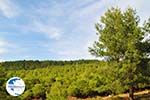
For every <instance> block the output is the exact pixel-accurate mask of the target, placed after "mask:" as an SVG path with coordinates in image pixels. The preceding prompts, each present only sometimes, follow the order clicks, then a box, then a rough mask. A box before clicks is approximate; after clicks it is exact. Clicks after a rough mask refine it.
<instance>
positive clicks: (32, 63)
mask: <svg viewBox="0 0 150 100" xmlns="http://www.w3.org/2000/svg"><path fill="white" fill-rule="evenodd" d="M99 62H100V61H98V60H74V61H72V60H71V61H54V60H46V61H39V60H20V61H6V62H2V63H0V65H1V66H2V67H4V68H5V69H6V70H20V69H28V70H29V69H35V68H45V67H50V66H65V65H77V64H89V63H99Z"/></svg>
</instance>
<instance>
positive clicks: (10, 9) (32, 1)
mask: <svg viewBox="0 0 150 100" xmlns="http://www.w3.org/2000/svg"><path fill="white" fill-rule="evenodd" d="M149 5H150V0H0V61H8V60H77V59H95V57H93V56H91V54H90V53H89V52H88V47H91V46H92V44H93V42H94V41H96V40H97V39H98V37H97V35H96V30H95V26H94V25H95V23H97V22H98V21H99V20H100V16H102V15H103V14H104V12H105V11H107V9H109V8H111V7H119V8H121V9H122V10H125V9H126V8H127V7H133V8H134V9H136V10H137V14H138V15H139V16H140V18H141V22H143V21H144V20H146V19H148V18H149V17H150V11H149V10H150V6H149Z"/></svg>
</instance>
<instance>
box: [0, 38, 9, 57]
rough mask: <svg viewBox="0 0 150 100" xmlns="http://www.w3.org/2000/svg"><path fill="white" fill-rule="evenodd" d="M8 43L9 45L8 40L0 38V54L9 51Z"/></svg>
mask: <svg viewBox="0 0 150 100" xmlns="http://www.w3.org/2000/svg"><path fill="white" fill-rule="evenodd" d="M6 45H8V43H7V42H6V41H4V40H0V55H1V54H5V53H6V52H7V49H6Z"/></svg>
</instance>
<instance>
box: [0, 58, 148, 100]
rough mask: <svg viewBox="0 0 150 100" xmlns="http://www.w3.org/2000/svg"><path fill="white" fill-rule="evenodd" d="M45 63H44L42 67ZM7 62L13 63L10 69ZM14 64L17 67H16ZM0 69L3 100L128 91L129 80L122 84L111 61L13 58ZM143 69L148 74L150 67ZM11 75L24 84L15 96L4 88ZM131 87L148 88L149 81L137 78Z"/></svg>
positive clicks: (53, 99)
mask: <svg viewBox="0 0 150 100" xmlns="http://www.w3.org/2000/svg"><path fill="white" fill-rule="evenodd" d="M37 62H38V63H37ZM56 62H57V63H56ZM24 63H25V64H26V65H27V66H28V67H29V65H31V67H32V68H31V69H28V70H26V67H25V66H23V64H24ZM39 63H40V65H41V67H39ZM45 64H47V66H45V67H42V66H44V65H45ZM149 64H150V61H149ZM11 65H13V67H12V68H11ZM21 65H22V66H21ZM18 66H21V67H19V68H18ZM110 66H111V67H110ZM149 66H150V65H149ZM0 68H1V70H0V71H1V72H0V80H1V81H0V98H1V99H3V100H20V99H27V100H31V99H40V98H42V99H43V100H44V99H46V98H47V100H66V98H67V97H68V96H75V97H79V98H85V97H93V96H96V95H99V96H105V95H109V94H118V93H124V92H125V93H126V92H128V87H129V84H128V83H130V81H129V80H124V82H123V84H122V81H121V80H122V79H121V77H119V76H117V74H116V73H118V72H117V71H118V69H115V65H114V63H113V64H110V63H107V62H106V61H98V60H78V61H14V62H3V63H1V66H0ZM112 68H114V69H115V70H112ZM16 69H17V70H16ZM145 71H147V73H150V67H149V69H145ZM119 74H121V73H119ZM14 76H18V77H21V78H22V79H23V80H24V82H25V84H26V90H25V92H24V94H23V95H21V96H19V97H12V96H10V95H9V94H8V93H7V92H6V90H5V83H6V81H7V80H8V79H9V78H10V77H14ZM142 77H144V76H142ZM148 78H149V79H150V77H148ZM141 79H142V78H141ZM135 88H136V89H137V90H140V89H144V88H150V84H149V83H148V82H147V83H145V82H144V81H143V80H141V82H139V83H138V84H137V85H136V86H135Z"/></svg>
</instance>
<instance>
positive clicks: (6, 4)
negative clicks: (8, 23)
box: [0, 0, 19, 18]
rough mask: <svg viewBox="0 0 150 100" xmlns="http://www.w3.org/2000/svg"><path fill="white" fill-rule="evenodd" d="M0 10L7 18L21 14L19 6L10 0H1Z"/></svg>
mask: <svg viewBox="0 0 150 100" xmlns="http://www.w3.org/2000/svg"><path fill="white" fill-rule="evenodd" d="M0 12H1V13H2V15H4V16H5V17H7V18H11V17H15V16H17V15H18V14H19V10H18V8H17V6H16V5H15V4H14V3H13V2H12V1H10V0H0Z"/></svg>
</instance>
